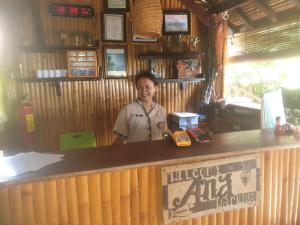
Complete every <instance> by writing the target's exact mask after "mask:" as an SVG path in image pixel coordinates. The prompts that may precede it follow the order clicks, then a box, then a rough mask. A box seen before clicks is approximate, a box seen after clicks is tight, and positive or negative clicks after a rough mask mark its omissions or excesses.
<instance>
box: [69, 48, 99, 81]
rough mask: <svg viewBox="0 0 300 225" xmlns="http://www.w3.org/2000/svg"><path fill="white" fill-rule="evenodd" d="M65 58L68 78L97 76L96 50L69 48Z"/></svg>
mask: <svg viewBox="0 0 300 225" xmlns="http://www.w3.org/2000/svg"><path fill="white" fill-rule="evenodd" d="M67 58H68V71H69V73H68V74H69V75H68V76H69V77H70V78H79V77H97V76H98V70H97V68H98V63H97V52H96V50H69V51H67Z"/></svg>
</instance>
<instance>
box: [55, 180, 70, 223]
mask: <svg viewBox="0 0 300 225" xmlns="http://www.w3.org/2000/svg"><path fill="white" fill-rule="evenodd" d="M56 187H57V190H58V191H57V202H58V221H59V224H64V225H67V224H68V219H69V218H68V206H67V194H66V192H67V190H66V181H65V179H63V178H62V179H58V180H57V181H56Z"/></svg>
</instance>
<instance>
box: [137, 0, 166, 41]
mask: <svg viewBox="0 0 300 225" xmlns="http://www.w3.org/2000/svg"><path fill="white" fill-rule="evenodd" d="M162 21H163V14H162V7H161V2H160V0H135V2H134V5H133V15H132V29H133V35H136V36H139V37H144V38H160V36H161V29H162Z"/></svg>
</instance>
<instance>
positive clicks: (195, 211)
mask: <svg viewBox="0 0 300 225" xmlns="http://www.w3.org/2000/svg"><path fill="white" fill-rule="evenodd" d="M260 168H261V158H260V155H259V154H251V155H244V156H238V157H230V158H224V159H217V160H210V161H206V162H198V163H190V164H181V165H172V166H165V167H162V170H161V172H162V185H163V201H164V203H163V204H164V206H163V208H164V212H163V214H164V223H165V224H169V223H174V222H178V221H181V220H186V219H191V218H195V217H199V216H202V215H206V214H209V213H215V212H220V211H227V210H232V209H238V208H245V207H252V206H255V205H256V202H257V201H258V200H259V198H260V189H261V188H260V185H261V182H260V177H261V176H260Z"/></svg>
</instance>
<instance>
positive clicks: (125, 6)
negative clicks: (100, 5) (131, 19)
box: [104, 0, 129, 11]
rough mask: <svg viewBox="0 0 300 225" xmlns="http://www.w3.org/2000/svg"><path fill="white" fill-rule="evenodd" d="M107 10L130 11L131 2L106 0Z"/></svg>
mask: <svg viewBox="0 0 300 225" xmlns="http://www.w3.org/2000/svg"><path fill="white" fill-rule="evenodd" d="M104 7H105V9H106V10H112V11H129V0H104Z"/></svg>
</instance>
